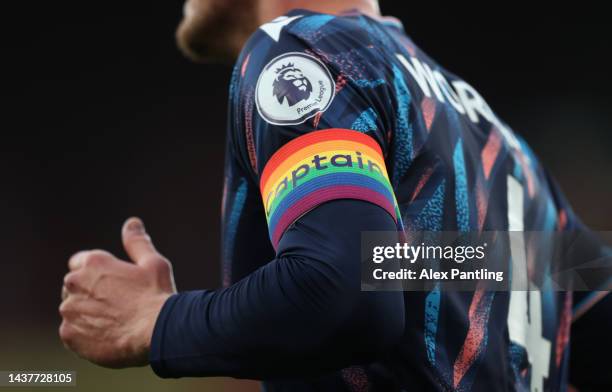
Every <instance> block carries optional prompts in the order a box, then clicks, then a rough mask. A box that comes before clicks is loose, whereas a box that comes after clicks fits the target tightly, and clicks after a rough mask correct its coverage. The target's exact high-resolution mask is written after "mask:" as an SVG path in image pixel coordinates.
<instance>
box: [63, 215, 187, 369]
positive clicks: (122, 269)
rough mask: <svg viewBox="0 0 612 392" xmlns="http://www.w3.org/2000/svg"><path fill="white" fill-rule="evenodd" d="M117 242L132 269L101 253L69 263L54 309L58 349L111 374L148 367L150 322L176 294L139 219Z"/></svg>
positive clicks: (130, 222) (167, 265)
mask: <svg viewBox="0 0 612 392" xmlns="http://www.w3.org/2000/svg"><path fill="white" fill-rule="evenodd" d="M122 239H123V246H124V248H125V250H126V252H127V254H128V256H129V258H130V259H131V260H132V261H133V263H131V262H125V261H122V260H119V259H117V258H116V257H115V256H113V255H112V254H110V253H108V252H105V251H102V250H91V251H83V252H79V253H76V254H75V255H74V256H72V257H71V258H70V261H69V262H68V268H69V269H70V272H69V273H68V274H67V275H66V276H65V277H64V286H63V287H62V303H61V305H60V307H59V312H60V314H61V316H62V324H61V325H60V328H59V335H60V338H61V339H62V341H63V342H64V345H65V346H66V347H67V348H69V349H70V350H72V351H74V352H75V353H77V354H78V355H79V356H81V357H82V358H85V359H87V360H89V361H91V362H93V363H96V364H98V365H101V366H105V367H111V368H123V367H129V366H143V365H146V364H147V363H148V355H149V348H150V343H151V336H152V334H153V328H154V326H155V321H156V320H157V316H158V314H159V312H160V310H161V307H162V306H163V304H164V302H165V301H166V299H168V297H170V296H171V295H172V294H173V293H175V292H176V288H175V285H174V278H173V275H172V266H171V265H170V262H169V261H168V260H167V259H166V258H164V257H163V256H162V255H160V254H159V253H158V252H157V250H155V247H154V246H153V243H152V242H151V238H150V237H149V235H148V234H147V233H146V232H145V229H144V225H143V224H142V222H141V221H140V219H138V218H130V219H128V220H127V221H126V222H125V224H124V225H123V229H122Z"/></svg>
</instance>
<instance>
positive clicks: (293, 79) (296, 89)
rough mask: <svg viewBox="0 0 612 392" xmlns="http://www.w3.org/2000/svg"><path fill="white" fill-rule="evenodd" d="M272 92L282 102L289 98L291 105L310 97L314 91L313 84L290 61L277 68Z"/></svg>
mask: <svg viewBox="0 0 612 392" xmlns="http://www.w3.org/2000/svg"><path fill="white" fill-rule="evenodd" d="M272 87H273V90H272V94H273V95H274V96H275V97H276V98H277V99H278V103H280V104H282V103H283V100H284V99H285V98H287V102H288V103H289V106H293V105H295V104H296V103H298V102H300V101H303V100H305V99H308V97H310V93H311V92H312V84H311V83H310V81H309V80H308V79H307V78H306V77H305V76H304V74H303V73H302V71H301V70H300V69H299V68H296V67H295V66H294V64H293V63H288V64H286V65H283V66H281V67H280V68H278V69H277V70H276V78H275V79H274V83H273V85H272Z"/></svg>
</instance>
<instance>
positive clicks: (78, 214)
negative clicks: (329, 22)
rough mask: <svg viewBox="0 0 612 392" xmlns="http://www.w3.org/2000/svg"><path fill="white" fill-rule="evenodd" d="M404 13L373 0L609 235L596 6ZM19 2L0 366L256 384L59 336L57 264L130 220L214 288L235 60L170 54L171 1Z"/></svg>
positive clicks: (604, 37)
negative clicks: (114, 360)
mask: <svg viewBox="0 0 612 392" xmlns="http://www.w3.org/2000/svg"><path fill="white" fill-rule="evenodd" d="M406 4H408V3H407V2H403V1H401V2H400V1H396V2H394V1H389V0H387V1H384V0H383V1H382V2H381V5H382V8H383V11H384V13H386V14H391V15H395V16H397V17H399V18H400V19H401V20H402V21H403V22H404V25H405V28H406V31H407V32H408V34H409V35H410V36H411V37H412V38H413V40H414V41H415V42H416V43H417V45H419V46H420V47H421V48H423V49H424V50H425V51H426V52H428V53H429V54H430V55H431V56H432V57H434V58H435V59H437V60H438V61H439V62H440V63H441V64H442V65H444V66H445V67H446V68H447V69H450V70H451V71H453V72H454V73H456V74H457V75H459V76H461V77H463V78H464V79H466V80H467V81H468V82H469V83H471V84H472V85H473V86H474V87H476V89H477V90H479V91H480V93H481V94H482V95H483V96H484V97H485V98H486V99H487V101H488V103H489V104H490V105H491V107H492V108H493V109H494V110H495V111H496V112H497V113H498V115H499V116H500V117H501V118H502V119H504V120H505V121H506V122H508V123H509V124H510V125H511V126H512V128H514V129H515V130H516V131H517V132H518V133H519V134H521V135H523V136H524V137H525V138H526V139H527V141H529V142H530V143H531V145H532V147H533V149H534V150H535V151H536V153H537V154H538V155H539V156H540V157H541V159H542V161H543V162H544V163H545V165H547V167H548V168H549V170H550V171H551V172H552V173H553V175H554V176H555V177H556V178H557V179H558V181H559V182H560V184H561V186H562V188H563V189H564V190H565V192H566V194H567V196H568V198H569V200H570V201H571V202H572V204H573V205H574V207H575V209H576V210H577V212H578V213H579V214H580V215H581V216H582V218H583V220H584V221H585V222H586V223H587V224H589V225H590V226H591V227H593V228H595V229H598V230H612V219H611V218H612V203H610V201H611V200H612V174H611V173H612V154H611V151H612V111H611V110H610V105H611V104H612V93H611V91H612V90H611V89H612V78H611V77H610V71H609V70H610V69H611V65H612V61H611V60H610V56H609V55H608V52H609V50H610V38H612V34H611V32H610V27H609V24H606V23H605V21H604V20H602V21H601V22H599V21H597V20H596V18H595V17H594V14H595V13H596V12H593V14H591V15H581V14H580V13H578V12H574V13H572V15H567V16H562V15H555V13H553V12H549V13H547V14H543V15H533V14H531V11H529V12H526V11H523V12H522V13H517V14H518V15H516V16H515V15H514V14H510V13H507V12H506V10H496V11H493V10H491V11H487V10H483V9H480V10H463V12H455V11H454V10H453V11H450V10H441V9H440V5H439V4H433V5H432V6H431V7H429V8H427V7H421V8H420V9H415V8H413V7H412V6H410V7H408V6H407V5H406ZM21 7H23V8H24V9H22V10H19V11H15V12H7V13H5V16H8V17H9V19H12V23H10V24H9V26H8V31H7V33H6V34H3V38H2V39H3V41H6V42H3V45H2V49H3V55H2V63H3V66H4V67H8V68H7V70H6V71H5V72H4V77H5V78H6V81H5V82H4V83H3V86H4V87H3V88H2V89H1V90H2V95H3V96H4V98H9V100H10V104H9V105H6V104H5V105H3V106H2V117H3V126H2V142H1V143H0V149H1V154H0V176H1V177H0V178H1V179H2V185H1V186H0V195H1V196H0V201H1V203H0V217H1V218H0V219H1V223H0V249H1V250H2V258H1V261H0V263H1V264H0V265H1V266H2V268H1V269H0V280H1V283H2V284H1V286H0V287H1V289H0V309H1V312H0V369H2V370H13V369H15V370H16V369H31V370H34V369H58V370H60V369H75V370H77V371H78V376H77V383H78V387H77V388H71V390H84V391H108V390H113V391H124V390H148V391H179V390H180V391H196V390H197V391H208V390H213V391H243V390H244V391H249V390H258V385H257V384H256V383H253V382H245V381H237V380H230V379H206V380H198V379H188V380H179V381H176V380H160V379H158V378H157V377H155V375H154V374H153V373H152V371H151V370H150V369H149V368H142V369H135V370H121V371H110V370H105V369H102V368H99V367H96V366H93V365H90V364H88V363H86V362H84V361H81V360H79V359H78V358H76V357H75V356H74V355H73V354H71V353H69V352H67V351H65V350H64V349H63V347H62V345H61V343H60V341H59V339H58V337H57V327H58V326H59V322H60V319H59V316H58V313H57V307H58V306H59V297H60V288H61V284H62V277H63V275H64V274H65V272H66V262H67V260H68V258H69V256H70V255H71V254H72V253H74V252H75V251H77V250H80V249H91V248H103V249H107V250H109V251H111V252H113V253H114V254H116V255H119V256H121V257H124V253H123V250H122V248H121V243H120V228H121V225H122V223H123V221H124V219H126V218H127V217H129V216H131V215H138V216H140V217H142V218H143V219H144V222H145V224H146V225H147V228H148V230H149V232H150V234H151V235H152V237H153V240H154V241H155V243H156V245H157V247H158V249H160V251H161V252H162V253H163V254H165V255H166V256H167V257H168V258H169V259H170V260H172V261H173V263H174V269H175V273H176V280H177V285H178V288H179V289H180V290H189V289H198V288H215V287H218V286H220V270H219V262H218V261H219V241H220V238H219V215H220V199H221V185H222V169H223V152H224V139H225V121H226V100H227V86H228V82H229V74H230V67H229V66H221V65H196V64H192V63H190V62H189V61H187V60H186V59H184V58H183V57H182V56H181V55H180V54H179V52H178V50H177V49H176V47H175V44H174V30H175V27H176V25H177V23H178V21H179V19H180V15H181V12H182V11H181V10H182V2H180V1H165V2H149V1H141V0H134V1H130V2H113V1H105V2H79V3H78V4H71V3H67V2H45V3H43V4H34V3H24V4H22V5H21ZM500 14H501V16H500ZM526 15H529V16H526ZM5 28H6V26H5ZM21 390H23V389H21ZM36 390H40V389H38V388H37V389H36ZM54 390H58V389H57V388H55V389H54Z"/></svg>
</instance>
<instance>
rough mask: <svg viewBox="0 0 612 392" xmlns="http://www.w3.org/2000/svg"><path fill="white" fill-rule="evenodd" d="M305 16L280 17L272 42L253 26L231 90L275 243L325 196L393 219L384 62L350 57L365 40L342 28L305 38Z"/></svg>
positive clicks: (241, 147) (237, 130)
mask: <svg viewBox="0 0 612 392" xmlns="http://www.w3.org/2000/svg"><path fill="white" fill-rule="evenodd" d="M317 17H318V18H321V16H320V15H319V16H317ZM308 18H313V16H310V17H305V19H302V18H301V17H299V18H297V19H296V20H294V21H292V23H290V24H288V25H286V26H285V27H284V28H283V30H282V31H281V33H280V34H279V35H278V40H277V41H275V40H273V39H271V38H270V37H269V35H268V34H267V33H266V32H265V31H260V32H259V33H258V35H257V36H256V37H255V39H254V41H253V42H251V43H250V44H249V45H248V46H247V47H246V49H245V51H244V53H243V55H242V58H241V64H240V69H241V74H240V77H239V78H238V80H236V81H235V85H234V94H235V95H234V96H233V98H232V99H233V102H234V104H233V106H234V107H238V108H239V110H238V111H236V112H234V114H235V115H236V118H237V119H238V120H237V121H235V123H234V129H233V130H232V132H231V137H233V138H234V143H235V145H236V151H238V152H239V153H241V154H242V155H241V157H240V158H239V159H240V160H241V161H242V162H245V163H246V164H247V165H248V166H249V167H250V171H251V173H252V176H253V178H254V181H256V182H257V184H258V186H259V190H260V193H261V198H262V204H263V207H264V210H265V216H266V221H267V224H268V231H269V238H270V241H271V243H272V245H273V246H274V247H275V248H277V247H278V243H279V241H280V239H281V238H282V236H283V233H285V231H286V230H287V229H288V228H289V227H290V226H291V224H293V223H294V222H295V221H296V219H297V218H299V217H300V216H302V215H304V214H305V213H307V212H308V211H310V210H312V209H313V208H316V207H317V206H318V205H321V204H322V203H325V202H328V201H331V200H337V199H355V200H362V201H365V202H369V203H372V204H375V205H377V206H379V207H381V208H382V209H383V210H385V211H386V212H387V213H388V214H390V216H391V217H392V218H393V220H394V221H395V222H396V225H397V226H398V227H401V219H400V218H399V213H398V209H397V203H396V200H395V196H394V192H393V189H392V187H391V184H390V181H389V177H388V174H387V169H386V165H385V160H386V156H387V154H388V145H389V138H390V137H391V130H392V126H391V125H390V124H391V121H389V118H390V117H391V114H390V113H388V111H389V108H390V107H391V105H390V104H389V103H390V102H391V96H390V93H389V90H388V86H387V83H386V81H385V75H384V74H385V73H384V68H383V67H382V66H380V65H379V64H377V62H376V61H377V60H376V58H375V57H374V56H365V55H363V56H352V57H351V56H350V53H351V52H352V51H355V50H356V49H355V48H362V47H364V45H365V44H364V42H357V40H359V38H358V37H353V36H352V35H351V33H350V31H348V32H347V31H343V32H342V37H338V36H337V35H336V36H335V37H334V39H333V40H329V41H327V40H325V38H320V39H319V40H317V41H316V45H313V40H312V38H311V37H309V36H305V35H304V34H303V30H304V28H303V27H300V26H301V25H302V24H308V23H313V22H312V21H307V19H308ZM337 34H340V33H337ZM338 45H342V47H339V46H338ZM365 50H367V49H365ZM349 59H351V60H352V62H351V63H349V62H348V61H349ZM242 108H244V109H242Z"/></svg>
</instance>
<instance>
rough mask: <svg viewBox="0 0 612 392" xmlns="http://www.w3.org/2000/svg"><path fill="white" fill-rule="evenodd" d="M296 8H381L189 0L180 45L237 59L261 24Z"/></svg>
mask: <svg viewBox="0 0 612 392" xmlns="http://www.w3.org/2000/svg"><path fill="white" fill-rule="evenodd" d="M294 8H308V9H311V10H313V11H320V12H325V13H337V12H340V11H346V10H348V9H359V10H362V11H363V12H364V13H368V14H379V12H380V11H379V8H378V1H377V0H334V1H329V0H185V5H184V12H183V20H182V21H181V23H180V25H179V27H178V29H177V32H176V37H177V41H178V45H179V48H180V49H181V50H182V52H183V53H184V54H185V55H186V56H187V57H189V58H191V59H192V60H194V61H207V60H208V61H209V60H222V61H233V60H234V59H235V58H236V57H237V55H238V54H239V53H240V50H241V49H242V46H243V45H244V43H245V41H246V40H247V39H248V37H249V36H250V35H251V34H252V33H253V32H254V31H255V30H256V29H257V27H258V26H259V25H261V24H262V23H265V22H267V21H270V20H272V19H274V18H275V17H277V16H280V15H282V14H283V13H285V12H287V11H288V10H290V9H294Z"/></svg>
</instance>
